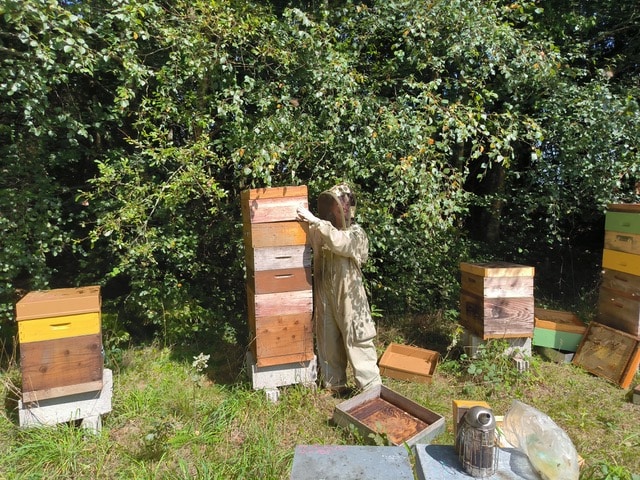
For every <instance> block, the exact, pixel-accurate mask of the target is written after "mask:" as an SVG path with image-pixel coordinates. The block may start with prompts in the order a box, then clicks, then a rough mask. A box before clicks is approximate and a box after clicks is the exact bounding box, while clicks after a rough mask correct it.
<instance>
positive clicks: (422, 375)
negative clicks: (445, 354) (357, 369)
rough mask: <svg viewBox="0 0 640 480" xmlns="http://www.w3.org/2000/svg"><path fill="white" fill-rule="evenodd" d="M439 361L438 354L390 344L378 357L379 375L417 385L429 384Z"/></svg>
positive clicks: (408, 346)
mask: <svg viewBox="0 0 640 480" xmlns="http://www.w3.org/2000/svg"><path fill="white" fill-rule="evenodd" d="M439 359H440V354H439V353H438V352H434V351H432V350H426V349H424V348H418V347H414V346H410V345H401V344H399V343H391V344H389V346H388V347H387V349H386V350H385V352H384V353H383V354H382V357H380V362H379V367H380V375H383V376H385V377H389V378H395V379H398V380H408V381H411V382H417V383H431V381H432V380H433V374H434V372H435V370H436V366H437V364H438V360H439Z"/></svg>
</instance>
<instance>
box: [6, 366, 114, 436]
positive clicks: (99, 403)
mask: <svg viewBox="0 0 640 480" xmlns="http://www.w3.org/2000/svg"><path fill="white" fill-rule="evenodd" d="M112 396H113V372H112V371H111V370H109V369H108V368H105V369H104V370H103V373H102V390H99V391H95V392H84V393H78V394H75V395H67V396H64V397H57V398H47V399H45V400H41V401H39V402H29V403H23V402H22V401H21V400H20V401H18V416H19V421H20V426H21V427H34V426H41V425H56V424H58V423H65V422H70V421H74V420H82V427H83V428H86V429H87V430H91V431H92V432H94V433H98V432H100V429H101V428H102V420H101V415H104V414H106V413H109V412H110V411H111V398H112Z"/></svg>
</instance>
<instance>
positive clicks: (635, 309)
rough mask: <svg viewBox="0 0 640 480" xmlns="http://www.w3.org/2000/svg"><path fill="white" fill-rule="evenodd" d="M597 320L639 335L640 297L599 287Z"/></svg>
mask: <svg viewBox="0 0 640 480" xmlns="http://www.w3.org/2000/svg"><path fill="white" fill-rule="evenodd" d="M598 322H600V323H602V324H604V325H607V326H609V327H613V328H615V329H617V330H621V331H623V332H626V333H629V334H631V335H634V336H636V337H640V297H635V296H628V295H626V294H624V293H622V292H619V291H618V290H611V289H609V288H606V287H601V288H600V292H599V297H598Z"/></svg>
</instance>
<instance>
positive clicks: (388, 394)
mask: <svg viewBox="0 0 640 480" xmlns="http://www.w3.org/2000/svg"><path fill="white" fill-rule="evenodd" d="M333 420H334V422H335V423H336V424H337V425H340V426H342V427H349V426H350V425H353V426H354V427H355V428H356V429H357V430H358V431H359V432H360V434H361V435H362V436H363V437H364V438H365V439H368V440H370V437H371V436H373V435H375V434H378V435H385V436H386V437H387V439H388V440H389V442H390V443H391V444H393V445H402V444H405V443H406V444H407V445H415V444H417V443H429V441H431V440H432V439H434V438H435V437H436V436H438V435H439V434H440V433H442V432H443V431H444V428H445V420H444V417H443V416H442V415H438V414H437V413H435V412H432V411H431V410H429V409H428V408H425V407H423V406H421V405H418V404H417V403H415V402H413V401H411V400H409V399H408V398H405V397H403V396H402V395H400V394H398V393H396V392H394V391H393V390H391V389H389V388H387V387H385V386H384V385H377V386H375V387H372V388H370V389H368V390H365V391H364V392H362V393H361V394H359V395H356V396H355V397H353V398H350V399H349V400H346V401H345V402H342V403H340V404H338V405H336V407H335V409H334V412H333Z"/></svg>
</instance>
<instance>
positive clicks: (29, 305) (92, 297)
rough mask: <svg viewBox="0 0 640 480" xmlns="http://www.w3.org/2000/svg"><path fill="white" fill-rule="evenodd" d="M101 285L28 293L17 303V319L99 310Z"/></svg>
mask: <svg viewBox="0 0 640 480" xmlns="http://www.w3.org/2000/svg"><path fill="white" fill-rule="evenodd" d="M100 307H101V297H100V287H99V286H88V287H80V288H57V289H54V290H38V291H33V292H29V293H27V294H26V295H25V296H24V297H22V299H20V301H19V302H18V303H16V320H17V321H18V322H20V321H22V320H33V319H37V318H47V317H58V316H61V315H78V314H81V313H95V312H99V311H100Z"/></svg>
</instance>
